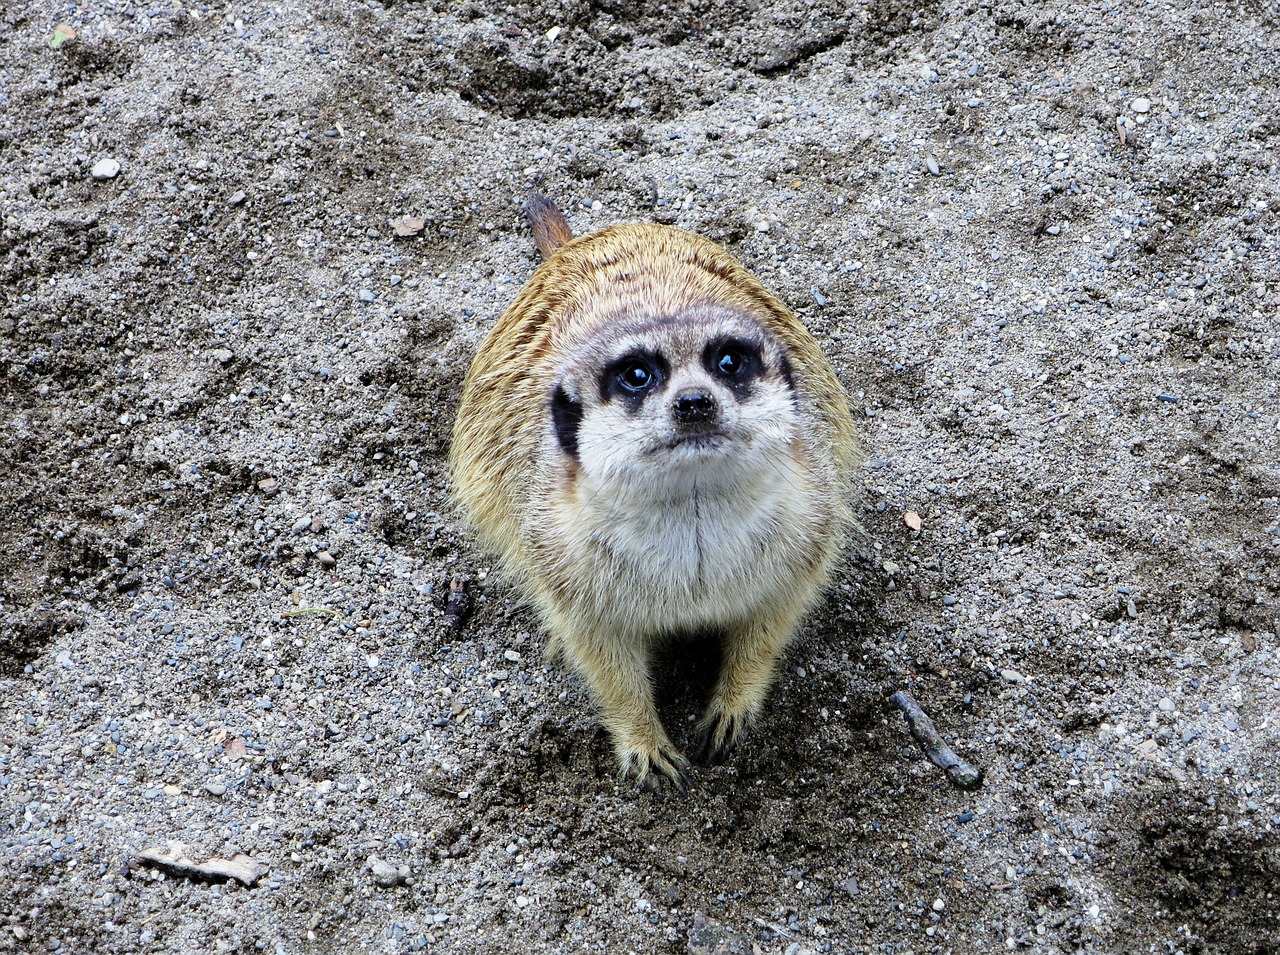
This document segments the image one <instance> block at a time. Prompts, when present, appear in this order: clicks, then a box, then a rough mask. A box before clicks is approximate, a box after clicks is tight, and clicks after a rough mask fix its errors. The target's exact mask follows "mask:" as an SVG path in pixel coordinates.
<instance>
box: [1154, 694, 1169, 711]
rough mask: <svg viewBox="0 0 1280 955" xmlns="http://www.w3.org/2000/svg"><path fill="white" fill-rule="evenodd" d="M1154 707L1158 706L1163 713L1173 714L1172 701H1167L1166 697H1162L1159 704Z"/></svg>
mask: <svg viewBox="0 0 1280 955" xmlns="http://www.w3.org/2000/svg"><path fill="white" fill-rule="evenodd" d="M1156 705H1157V706H1159V707H1160V709H1161V710H1162V711H1164V712H1165V713H1172V712H1173V700H1171V699H1169V698H1168V697H1167V696H1166V697H1162V698H1161V699H1160V702H1159V703H1157V704H1156Z"/></svg>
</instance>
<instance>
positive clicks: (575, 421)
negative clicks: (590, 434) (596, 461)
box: [551, 383, 582, 458]
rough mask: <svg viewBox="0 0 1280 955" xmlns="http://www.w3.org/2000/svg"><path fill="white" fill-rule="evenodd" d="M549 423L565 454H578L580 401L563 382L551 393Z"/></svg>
mask: <svg viewBox="0 0 1280 955" xmlns="http://www.w3.org/2000/svg"><path fill="white" fill-rule="evenodd" d="M551 424H552V426H553V427H554V428H555V429H556V440H557V441H559V442H560V447H561V449H562V450H563V451H564V453H565V454H567V455H569V457H571V458H577V456H578V427H579V426H580V425H581V424H582V402H581V401H579V400H577V398H574V397H571V396H570V395H569V392H568V391H567V390H566V389H565V386H564V384H563V383H561V384H558V385H556V388H555V391H553V392H552V393H551Z"/></svg>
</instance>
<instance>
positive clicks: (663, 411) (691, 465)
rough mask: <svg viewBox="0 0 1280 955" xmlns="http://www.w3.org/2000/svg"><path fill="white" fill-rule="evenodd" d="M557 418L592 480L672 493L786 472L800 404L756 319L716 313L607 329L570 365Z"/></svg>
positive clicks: (556, 390)
mask: <svg viewBox="0 0 1280 955" xmlns="http://www.w3.org/2000/svg"><path fill="white" fill-rule="evenodd" d="M550 417H551V424H552V430H553V431H554V434H555V439H556V443H557V445H558V448H559V451H560V453H563V454H566V455H568V456H570V457H572V458H574V459H575V460H576V461H577V462H578V464H579V466H580V468H581V471H582V473H583V475H584V476H585V477H586V479H587V480H588V481H589V482H591V483H593V484H596V485H597V486H600V485H610V484H613V485H616V484H618V483H620V482H621V483H634V484H635V485H636V486H637V488H639V489H641V490H645V491H649V492H652V494H653V495H655V496H665V495H669V494H671V493H679V492H680V491H681V490H682V489H686V490H687V489H690V488H692V486H693V485H695V484H696V485H697V487H699V488H703V489H706V490H711V489H713V488H714V487H715V486H716V485H717V484H725V485H735V484H736V485H740V484H742V483H743V482H744V481H745V480H748V479H750V477H751V476H752V475H753V474H758V473H761V472H764V471H768V470H769V469H771V468H772V469H774V470H776V468H777V455H778V454H781V453H786V449H787V447H788V445H789V444H790V442H791V440H792V438H793V436H794V434H795V431H796V427H797V405H796V395H795V386H794V379H793V375H792V369H791V366H790V363H789V362H788V360H787V356H786V352H785V350H784V349H783V347H782V345H781V344H780V343H779V342H778V341H777V340H776V339H775V338H774V337H773V336H771V335H770V334H769V333H768V332H767V331H766V330H765V329H764V328H762V327H761V326H760V325H759V324H758V323H757V322H756V321H754V320H753V319H752V318H751V317H750V316H747V315H743V314H740V313H736V312H733V311H729V310H726V309H723V308H708V309H705V310H699V311H693V312H687V313H684V314H681V315H677V316H670V317H653V318H646V319H639V320H633V319H626V320H623V321H619V322H614V323H610V324H609V325H607V326H606V327H605V328H603V329H601V331H600V332H598V333H597V334H596V335H595V336H593V338H592V340H591V341H589V342H587V343H586V344H585V345H584V346H583V347H582V348H580V349H577V350H576V351H575V352H574V353H573V355H572V356H571V357H570V359H569V361H567V362H566V363H565V365H564V367H563V368H562V370H561V373H560V374H559V376H558V377H557V380H556V383H555V385H554V386H553V389H552V394H551V398H550Z"/></svg>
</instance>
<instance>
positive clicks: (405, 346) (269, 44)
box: [0, 0, 1280, 955]
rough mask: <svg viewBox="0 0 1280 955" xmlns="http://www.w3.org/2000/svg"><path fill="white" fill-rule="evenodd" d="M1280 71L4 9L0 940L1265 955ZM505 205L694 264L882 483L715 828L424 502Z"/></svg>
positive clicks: (968, 52)
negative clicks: (655, 775)
mask: <svg viewBox="0 0 1280 955" xmlns="http://www.w3.org/2000/svg"><path fill="white" fill-rule="evenodd" d="M59 23H66V24H68V25H69V26H70V27H72V28H73V29H74V31H75V33H76V36H75V37H74V38H73V39H69V40H66V41H65V42H62V43H61V44H60V45H59V46H57V47H56V48H54V47H52V46H51V45H50V39H51V37H52V36H53V34H54V29H55V27H56V26H57V25H58V24H59ZM1278 49H1280V14H1278V13H1277V8H1276V6H1275V5H1274V4H1271V3H1263V2H1258V0H1242V2H1238V3H1216V4H1210V3H1208V2H1207V0H1190V2H1187V3H1178V4H1145V5H1143V4H1129V3H1122V2H1115V0H1102V2H1100V3H1094V4H1085V3H1072V2H1066V0H1052V2H1048V3H1044V4H1039V3H1019V2H1014V0H992V2H972V3H961V2H954V3H953V2H947V3H928V2H926V3H921V4H919V5H918V6H909V5H898V4H896V3H895V2H894V0H864V2H862V3H860V4H846V3H845V2H843V0H842V2H836V0H813V2H807V0H782V2H780V3H778V4H776V5H772V6H771V5H768V4H759V5H747V4H731V3H724V2H721V0H673V2H668V3H665V4H661V5H659V4H658V3H656V2H653V0H597V2H592V3H582V2H576V0H572V2H570V0H553V2H552V3H550V4H547V5H539V6H537V7H535V6H523V5H522V6H506V5H503V4H498V3H483V2H466V3H452V2H450V3H439V2H436V3H432V2H423V3H413V2H396V3H386V4H385V5H384V4H381V3H377V2H367V3H319V2H309V3H302V2H289V0H282V2H276V3H272V2H245V3H237V4H224V3H221V2H210V3H206V4H197V5H196V6H187V5H186V3H185V2H183V0H177V2H156V3H147V2H145V0H144V2H127V0H120V2H103V0H92V2H90V3H88V4H80V5H72V4H67V3H58V2H54V0H9V2H7V3H5V4H4V6H3V8H2V9H0V212H2V221H0V227H2V231H0V482H2V484H0V489H2V490H0V506H2V508H3V514H4V519H3V520H2V521H0V874H2V875H0V951H39V952H58V951H64V952H88V951H102V952H112V953H133V952H194V951H202V952H206V951H207V952H260V951H265V952H271V953H284V952H306V951H315V952H353V951H371V952H411V951H450V952H502V951H548V952H559V951H608V952H625V951H640V952H684V951H696V952H712V951H717V952H755V951H760V952H777V953H791V955H799V953H805V952H827V951H831V952H886V953H904V952H907V951H914V952H965V953H967V952H982V951H989V952H997V951H1007V950H1024V951H1032V952H1058V951H1064V950H1083V951H1092V952H1162V953H1165V952H1168V953H1175V952H1183V953H1201V952H1204V953H1210V952H1222V953H1243V952H1252V953H1263V952H1276V951H1280V941H1278V939H1280V889H1277V886H1278V885H1280V797H1278V796H1277V793H1278V792H1280V658H1278V656H1277V654H1278V653H1280V646H1278V645H1277V636H1276V634H1277V629H1278V627H1280V620H1278V616H1280V527H1278V526H1277V522H1278V521H1280V508H1278V506H1277V504H1278V495H1280V480H1278V479H1280V418H1278V414H1280V340H1278V338H1277V335H1278V332H1277V314H1278V312H1280V261H1278V255H1280V239H1278V238H1277V228H1278V225H1280V176H1278V175H1277V147H1278V146H1280V125H1278V120H1277V113H1276V103H1277V102H1280V56H1278ZM103 160H113V161H114V163H115V164H118V172H115V174H114V175H109V174H110V173H111V172H112V169H111V168H108V167H111V166H112V164H111V163H103V164H102V165H99V164H100V163H102V161H103ZM95 167H97V168H96V171H97V174H98V176H99V177H102V178H95V175H94V172H95ZM531 188H539V189H541V190H543V191H545V192H546V193H547V194H549V195H550V196H552V197H553V198H555V199H557V200H558V201H559V202H560V203H561V205H562V206H563V207H564V209H565V210H566V213H567V215H568V217H569V219H570V221H571V223H572V224H573V226H574V227H575V228H576V229H578V230H588V229H592V228H596V227H599V226H603V225H606V224H608V223H611V222H614V221H620V220H635V219H640V220H652V219H657V220H659V221H662V222H667V223H673V224H676V225H679V226H682V227H685V228H689V229H692V230H696V231H699V232H701V233H704V234H706V235H709V236H710V237H712V238H714V239H716V240H717V241H720V242H722V243H723V244H724V245H725V246H726V247H728V248H729V249H730V250H731V251H733V252H734V254H736V255H738V256H739V257H740V258H741V259H742V260H743V261H744V262H745V263H746V264H747V265H748V266H749V267H750V268H751V269H752V270H753V271H755V272H756V273H757V274H758V275H759V276H760V278H761V279H762V281H764V282H765V284H766V285H767V286H769V287H770V288H772V289H774V290H775V291H776V292H777V293H778V294H779V295H780V296H781V297H782V298H783V299H784V300H786V301H787V302H789V303H790V304H791V305H792V306H793V307H795V308H796V309H797V311H798V312H799V313H800V314H801V315H802V316H803V317H804V319H805V321H806V322H807V323H808V324H809V326H810V327H811V328H812V329H813V330H814V332H815V334H816V335H817V336H818V337H819V339H820V340H821V341H822V342H823V344H824V346H825V347H826V348H827V350H828V352H829V354H830V356H831V358H832V361H833V363H834V364H835V366H836V368H837V370H838V372H839V373H840V375H841V377H842V379H843V381H844V383H845V384H846V385H847V387H848V390H849V393H850V397H851V401H852V403H853V405H854V408H855V411H856V414H857V417H858V420H859V423H860V426H861V428H862V431H863V433H864V435H865V437H866V440H867V443H868V445H869V448H870V455H869V459H868V466H867V467H866V468H865V470H864V471H863V473H862V474H861V477H860V480H861V484H862V485H863V499H862V502H861V505H860V507H861V512H862V514H863V520H864V523H865V525H866V529H867V535H866V539H865V541H863V542H862V543H861V544H860V545H859V546H858V547H857V548H856V549H855V551H854V552H851V553H850V554H849V557H848V560H847V561H846V563H845V564H844V566H843V568H842V570H841V573H840V575H839V579H838V581H837V583H836V585H835V586H834V587H833V589H832V592H831V595H830V597H829V599H828V600H827V601H826V603H825V604H824V605H823V607H822V608H821V610H820V611H819V612H818V613H817V614H816V615H815V616H814V618H813V619H812V620H811V621H810V622H809V623H808V624H807V626H806V627H805V630H804V632H803V635H802V637H801V639H799V640H798V641H797V643H796V645H795V646H794V648H793V650H792V652H791V653H790V655H789V657H788V658H787V662H786V672H785V674H784V676H783V678H782V679H781V681H780V683H779V685H778V687H777V689H776V691H775V693H774V695H773V698H772V700H771V703H770V705H769V710H768V713H767V716H766V719H765V724H764V726H763V727H762V729H761V731H760V732H759V733H757V734H756V735H755V736H754V737H753V739H752V740H751V742H750V743H749V744H748V745H747V746H746V747H745V748H744V749H743V750H742V751H741V752H740V753H738V754H737V755H736V757H735V759H734V760H733V761H732V762H731V763H730V765H728V766H726V767H724V768H722V769H717V770H705V771H700V772H698V773H697V774H696V776H695V778H694V787H693V791H692V792H691V793H690V795H689V797H688V798H687V799H667V800H660V799H656V798H654V797H652V796H649V795H640V794H638V793H636V792H635V791H634V790H633V788H632V787H631V786H629V785H627V784H625V783H620V782H619V781H618V780H617V779H616V778H615V776H614V770H613V765H612V761H611V754H610V748H609V743H608V740H607V739H606V738H605V737H604V736H603V734H602V733H601V731H600V730H599V729H598V728H597V727H596V725H595V723H594V720H593V718H592V715H591V711H590V704H589V701H588V698H587V695H586V693H585V691H584V689H583V687H582V686H581V685H580V684H579V683H578V682H577V681H576V680H575V679H573V678H572V677H570V676H568V675H567V674H566V673H564V672H563V671H562V670H561V669H560V668H558V667H556V666H551V665H549V664H547V663H545V662H544V660H543V658H542V655H541V653H540V646H541V636H540V634H539V632H538V628H537V623H536V621H535V620H534V619H533V617H532V616H531V614H530V613H529V612H528V610H527V609H526V608H523V607H521V606H519V605H518V604H517V603H516V601H514V599H513V598H512V595H511V593H510V591H509V590H508V589H507V588H506V587H505V586H504V585H503V583H502V581H501V579H500V577H499V575H498V574H496V573H491V572H490V570H489V567H488V564H487V562H486V559H485V558H484V556H483V555H482V554H479V553H478V552H477V551H476V549H475V547H474V546H473V544H472V542H471V539H470V537H469V536H468V534H467V533H466V531H465V529H464V528H462V527H460V526H459V524H458V523H457V521H456V519H455V518H454V516H453V515H452V512H451V509H450V506H449V503H448V498H447V480H446V474H445V468H444V455H445V453H446V450H447V442H448V435H449V427H450V422H451V419H452V415H453V412H454V409H455V407H456V401H457V394H458V388H459V383H460V380H461V376H462V374H463V372H464V370H465V367H466V365H467V363H468V361H469V358H470V356H471V354H472V353H473V351H474V349H475V347H476V344H477V342H478V341H479V339H480V337H481V336H482V335H483V334H484V332H485V330H486V329H487V328H488V327H489V326H490V325H491V323H492V322H493V320H494V319H495V317H496V316H497V315H498V314H499V313H500V312H501V310H502V309H503V308H504V307H505V306H506V304H507V303H508V302H509V301H510V300H511V299H512V297H513V296H514V294H515V291H516V289H517V288H518V287H519V286H520V284H521V283H522V282H523V281H524V280H525V279H527V278H528V276H529V275H530V274H531V272H532V270H533V268H534V265H535V257H534V252H533V248H532V243H531V241H530V239H529V237H528V235H527V233H526V231H525V229H524V225H523V222H522V220H521V217H520V214H519V205H520V202H521V201H522V200H523V198H524V196H525V195H526V194H527V192H528V191H529V190H530V189H531ZM405 216H420V217H421V218H423V219H424V220H425V227H424V229H423V230H422V232H421V233H420V234H418V235H415V236H410V237H398V236H396V234H395V232H394V231H393V229H392V223H393V222H395V221H397V220H399V219H401V218H402V217H405ZM908 511H915V512H917V513H918V514H919V515H920V517H921V521H922V526H921V529H920V530H919V531H913V530H911V529H910V528H908V527H907V526H906V524H905V523H904V520H903V514H904V513H905V512H908ZM455 576H464V577H466V578H468V579H469V580H470V581H471V585H470V586H471V591H470V592H471V594H472V595H473V597H474V601H475V612H474V614H473V615H472V617H471V619H470V620H469V621H468V622H467V624H466V626H465V627H463V628H461V629H460V630H458V631H452V630H448V629H446V627H445V626H444V625H443V622H442V617H443V610H444V599H443V598H444V594H445V592H446V591H447V589H448V586H449V582H450V580H451V579H452V578H454V577H455ZM688 669H689V668H688V667H686V666H685V662H684V661H683V660H682V659H680V658H679V657H676V658H674V659H672V660H669V661H667V664H666V670H668V671H670V672H677V671H679V672H685V671H687V670H688ZM694 671H695V675H694V676H692V677H685V678H664V680H663V686H664V695H665V697H666V699H667V703H666V704H665V705H666V713H667V721H668V725H672V726H675V727H677V730H676V735H677V737H678V738H679V739H680V740H684V741H687V740H688V736H689V731H688V726H689V724H688V719H689V717H690V716H691V715H692V713H693V712H694V706H695V703H696V699H697V695H698V693H699V692H701V690H702V689H703V682H704V678H705V667H704V668H702V670H701V671H698V669H697V668H696V667H695V668H694ZM699 672H701V673H702V674H703V675H702V676H699V675H698V673H699ZM897 688H909V689H910V690H911V691H912V692H913V693H914V694H915V696H916V697H917V698H918V699H919V700H920V701H921V703H922V704H923V705H924V706H925V708H926V709H928V710H929V711H930V713H931V714H932V715H933V717H934V718H935V720H936V721H937V722H938V724H939V726H940V728H941V729H942V730H943V732H944V733H945V734H946V735H947V737H948V738H949V739H950V740H951V741H952V742H953V744H954V745H955V747H956V749H957V750H958V751H960V752H961V753H963V754H964V755H967V756H968V757H969V758H971V759H972V760H974V761H975V762H977V763H978V764H980V765H981V766H982V767H983V768H984V770H985V772H986V780H985V783H984V785H983V787H982V788H981V789H980V790H978V791H976V792H970V793H967V792H962V791H960V790H958V789H955V788H953V787H952V786H950V785H949V784H948V783H947V781H946V780H945V779H944V777H943V776H942V774H941V773H940V772H939V771H938V770H937V769H935V768H934V767H933V766H931V765H930V764H928V763H927V762H925V761H924V760H923V758H922V755H921V753H920V751H919V749H918V748H917V747H916V745H915V744H914V742H913V741H912V739H911V737H910V735H909V734H908V733H907V731H906V728H905V726H904V723H903V721H902V719H901V716H900V715H899V714H898V713H897V712H896V711H895V710H893V708H892V707H891V706H889V705H888V704H887V703H886V697H887V695H888V694H889V693H890V692H892V690H894V689H897ZM169 840H177V841H180V842H182V843H185V844H187V845H188V846H189V847H190V853H191V855H192V856H193V857H194V858H195V859H196V860H197V861H203V860H205V859H208V858H231V857H233V856H235V855H237V854H240V853H243V854H245V855H247V856H249V857H251V858H252V859H253V860H255V861H256V862H257V863H259V864H261V865H265V866H266V867H267V871H266V874H265V875H263V876H262V877H261V878H260V879H259V880H258V881H257V882H256V884H255V885H254V886H253V887H244V886H242V885H240V884H239V883H238V882H235V881H232V882H222V881H216V880H214V881H208V880H205V881H201V880H198V879H194V878H189V877H187V876H184V875H180V874H173V873H169V874H164V873H162V872H160V871H157V870H155V869H153V868H150V867H138V866H136V865H135V864H134V863H135V861H136V856H137V853H139V852H140V851H142V850H144V849H147V848H150V847H155V846H160V847H163V846H165V845H167V843H168V841H169Z"/></svg>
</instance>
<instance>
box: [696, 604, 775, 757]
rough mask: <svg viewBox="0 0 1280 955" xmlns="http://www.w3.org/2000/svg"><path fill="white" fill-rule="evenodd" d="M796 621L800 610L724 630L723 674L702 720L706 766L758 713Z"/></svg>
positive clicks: (701, 743)
mask: <svg viewBox="0 0 1280 955" xmlns="http://www.w3.org/2000/svg"><path fill="white" fill-rule="evenodd" d="M798 622H799V615H798V614H796V615H786V616H783V617H780V618H775V619H774V620H770V621H763V622H753V623H750V624H747V625H745V626H742V627H739V628H735V629H732V630H729V631H728V632H727V633H725V636H724V655H723V660H722V662H721V664H720V677H719V679H718V680H717V682H716V687H715V690H714V692H713V693H712V696H711V703H710V705H708V707H707V711H706V712H705V713H704V714H703V716H702V719H701V720H699V722H698V731H699V736H700V740H699V746H698V751H697V759H698V761H699V762H700V763H702V764H703V765H704V766H718V765H720V764H721V763H723V762H724V761H725V760H726V759H727V758H728V756H729V753H730V752H731V751H732V750H733V747H734V746H735V745H736V744H737V742H738V741H739V740H740V739H742V737H743V736H744V735H745V734H746V732H747V730H748V729H750V727H751V725H752V724H753V723H754V722H755V721H756V718H757V717H758V716H759V715H760V710H761V709H762V708H763V706H764V701H765V698H766V697H767V696H768V695H769V688H770V687H771V686H772V685H773V678H774V671H775V667H776V664H777V661H778V657H780V656H781V655H782V651H783V650H784V649H786V646H787V643H788V642H789V641H790V639H791V636H792V634H794V633H795V629H796V625H797V623H798Z"/></svg>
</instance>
